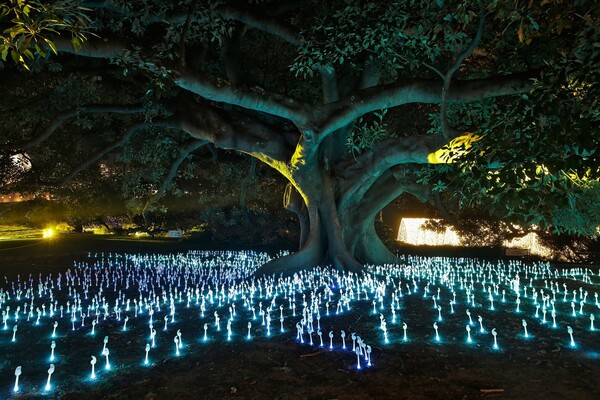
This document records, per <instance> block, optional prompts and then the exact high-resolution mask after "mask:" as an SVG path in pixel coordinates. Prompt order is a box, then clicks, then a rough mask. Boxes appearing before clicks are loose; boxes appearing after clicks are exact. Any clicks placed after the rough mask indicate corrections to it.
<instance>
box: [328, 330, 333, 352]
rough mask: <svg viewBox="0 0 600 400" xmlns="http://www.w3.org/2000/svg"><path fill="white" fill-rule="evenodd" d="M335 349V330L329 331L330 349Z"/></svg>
mask: <svg viewBox="0 0 600 400" xmlns="http://www.w3.org/2000/svg"><path fill="white" fill-rule="evenodd" d="M331 349H333V331H329V350H331Z"/></svg>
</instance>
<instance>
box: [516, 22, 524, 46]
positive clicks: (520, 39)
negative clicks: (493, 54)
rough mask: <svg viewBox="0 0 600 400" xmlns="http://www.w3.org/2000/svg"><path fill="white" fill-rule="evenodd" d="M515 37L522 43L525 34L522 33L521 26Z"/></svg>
mask: <svg viewBox="0 0 600 400" xmlns="http://www.w3.org/2000/svg"><path fill="white" fill-rule="evenodd" d="M517 35H518V36H519V42H520V43H523V40H524V39H525V33H523V26H522V25H521V26H520V27H519V30H518V31H517Z"/></svg>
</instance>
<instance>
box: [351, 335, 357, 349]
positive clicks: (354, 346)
mask: <svg viewBox="0 0 600 400" xmlns="http://www.w3.org/2000/svg"><path fill="white" fill-rule="evenodd" d="M350 337H351V338H352V351H355V350H356V333H354V332H352V333H351V334H350Z"/></svg>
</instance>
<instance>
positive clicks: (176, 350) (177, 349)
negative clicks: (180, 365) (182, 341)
mask: <svg viewBox="0 0 600 400" xmlns="http://www.w3.org/2000/svg"><path fill="white" fill-rule="evenodd" d="M173 341H174V342H175V355H176V356H178V355H179V338H178V337H177V336H175V338H174V339H173Z"/></svg>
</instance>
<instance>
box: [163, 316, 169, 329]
mask: <svg viewBox="0 0 600 400" xmlns="http://www.w3.org/2000/svg"><path fill="white" fill-rule="evenodd" d="M163 319H164V320H165V327H164V328H163V331H166V330H167V324H168V323H169V316H168V315H165V318H163Z"/></svg>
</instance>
